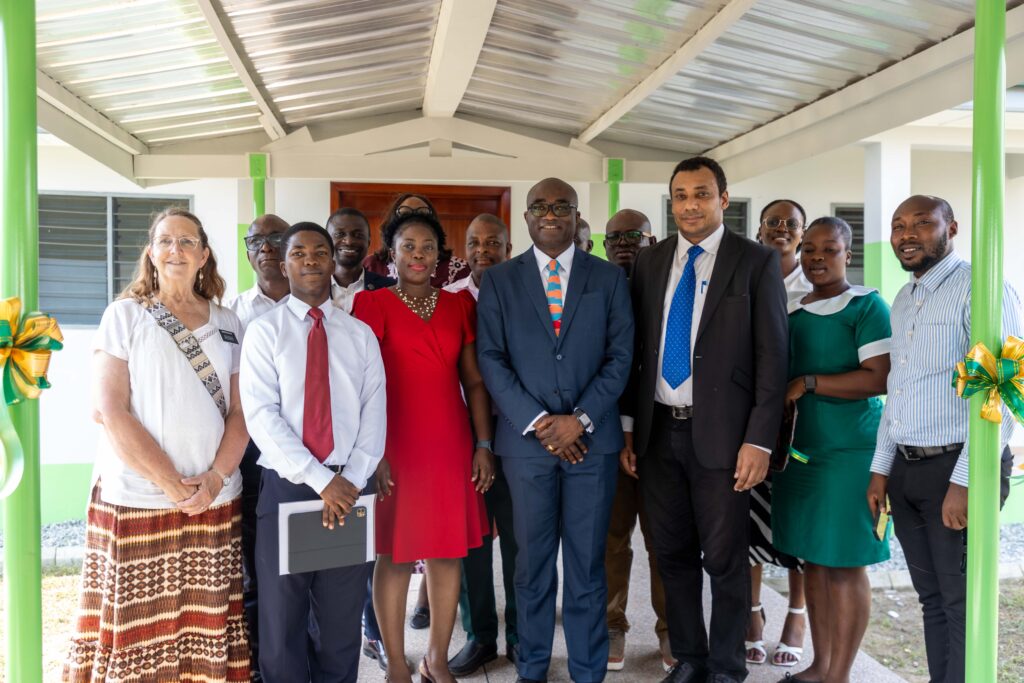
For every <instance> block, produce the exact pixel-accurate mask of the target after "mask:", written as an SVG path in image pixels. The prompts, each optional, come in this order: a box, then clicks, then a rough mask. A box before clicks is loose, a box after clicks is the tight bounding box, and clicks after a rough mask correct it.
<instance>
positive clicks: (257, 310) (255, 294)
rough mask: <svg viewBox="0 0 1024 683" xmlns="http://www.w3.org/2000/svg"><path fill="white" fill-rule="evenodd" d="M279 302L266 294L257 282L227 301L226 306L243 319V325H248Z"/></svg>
mask: <svg viewBox="0 0 1024 683" xmlns="http://www.w3.org/2000/svg"><path fill="white" fill-rule="evenodd" d="M279 303H280V302H279V301H274V300H273V299H271V298H270V297H269V296H267V295H266V294H264V293H263V290H262V289H260V286H259V284H255V285H253V286H252V287H250V288H249V289H247V290H245V291H244V292H240V293H238V294H236V295H235V296H233V297H231V298H230V299H228V300H227V301H225V302H224V308H230V309H231V310H232V311H234V312H235V315H237V316H238V319H239V320H241V321H242V327H248V326H249V323H251V322H252V321H253V320H255V319H256V318H258V317H260V316H261V315H263V314H264V313H266V312H267V311H269V310H270V309H271V308H273V307H274V306H277V304H279Z"/></svg>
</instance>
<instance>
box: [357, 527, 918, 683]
mask: <svg viewBox="0 0 1024 683" xmlns="http://www.w3.org/2000/svg"><path fill="white" fill-rule="evenodd" d="M639 533H640V532H639V529H638V530H637V535H636V537H635V538H634V542H633V549H634V554H635V557H634V558H633V575H632V578H631V581H630V600H629V607H628V609H627V611H626V614H627V616H628V617H629V621H630V623H631V624H632V629H631V630H630V632H629V635H628V636H627V641H626V667H625V669H624V670H622V671H615V672H609V673H608V677H607V678H606V679H605V680H606V681H607V683H635V682H636V683H638V682H647V681H652V682H654V683H657V682H658V681H660V680H661V679H662V678H663V677H664V675H665V674H664V672H663V670H662V668H661V657H660V656H659V655H658V639H657V637H656V636H655V635H654V613H653V611H652V610H651V607H650V598H649V592H648V586H649V585H650V583H649V570H648V565H647V553H646V552H645V550H644V547H643V542H642V540H641V539H640V536H639ZM497 555H498V552H497V551H496V552H495V556H496V557H495V560H496V562H495V569H494V570H495V580H496V585H498V586H500V585H501V578H500V572H501V563H500V558H499V557H497ZM502 593H503V591H502V590H500V589H499V590H498V603H499V614H500V613H501V609H502V608H501V605H503V604H504V600H503V595H502ZM761 593H762V595H761V597H762V603H763V604H764V608H765V611H766V612H767V615H768V623H767V628H766V630H765V640H766V642H767V644H768V651H769V652H771V651H772V647H773V645H774V643H776V642H778V638H779V633H780V631H781V630H782V622H783V620H784V618H785V613H786V604H787V603H786V599H785V598H784V597H783V596H782V595H780V594H779V593H777V592H776V591H774V590H772V589H771V588H769V587H767V586H765V587H764V588H763V589H762V592H761ZM414 601H415V590H413V591H411V592H410V594H409V613H410V614H411V613H412V604H413V602H414ZM560 602H561V599H559V603H560ZM710 605H711V595H710V589H709V586H708V583H707V582H705V585H704V607H705V618H707V617H708V616H709V614H710ZM559 624H560V618H559ZM405 637H406V649H407V650H406V653H407V655H408V657H409V659H410V660H412V661H414V662H418V661H419V660H420V658H422V657H423V654H424V652H425V651H426V639H427V633H426V631H413V630H412V629H406V633H405ZM501 640H502V639H501V638H499V641H501ZM464 642H465V635H464V633H463V632H462V629H461V627H460V626H459V625H458V623H456V627H455V635H454V636H453V638H452V646H451V653H452V654H453V655H454V654H455V653H456V652H458V651H459V649H460V648H461V647H462V644H463V643H464ZM499 647H501V646H499ZM812 656H813V654H812V650H811V639H810V635H808V637H807V642H806V643H805V654H804V657H805V659H804V661H807V662H809V661H810V658H811V657H812ZM787 671H788V669H784V668H780V667H773V666H752V667H750V675H749V676H748V677H747V682H748V683H775V681H778V680H780V679H782V678H783V676H785V675H786V672H787ZM383 680H384V674H383V672H382V671H381V670H380V669H378V668H377V666H376V664H375V663H373V662H371V661H370V660H368V659H366V658H365V657H364V658H363V660H362V663H361V665H360V671H359V681H360V683H364V682H366V683H369V682H371V681H372V682H378V681H383ZM415 680H418V677H416V679H415ZM459 680H460V681H479V682H487V683H515V680H516V671H515V668H514V667H513V666H512V664H511V663H510V662H509V661H508V660H507V659H505V658H504V656H499V658H498V659H497V660H496V661H494V662H492V663H491V664H489V665H487V667H486V671H484V670H480V671H479V672H477V674H476V675H475V676H469V677H465V678H460V679H459ZM548 680H549V681H550V682H551V683H555V682H556V681H558V682H559V683H562V682H568V681H569V680H570V679H569V674H568V671H567V669H566V652H565V640H564V637H563V635H562V630H561V627H560V625H559V627H558V628H557V630H556V632H555V643H554V656H553V658H552V661H551V669H550V671H549V673H548ZM851 681H852V682H853V683H867V682H870V683H906V682H905V680H904V679H903V678H901V677H900V676H897V675H896V674H894V673H892V672H891V671H889V670H888V669H886V668H885V667H883V666H882V665H881V664H879V663H878V662H877V661H875V660H874V659H872V658H871V657H869V656H868V655H867V654H865V653H863V652H861V653H860V655H859V656H858V658H857V662H856V665H855V667H854V671H853V676H852V677H851Z"/></svg>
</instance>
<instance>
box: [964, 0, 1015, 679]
mask: <svg viewBox="0 0 1024 683" xmlns="http://www.w3.org/2000/svg"><path fill="white" fill-rule="evenodd" d="M1005 47H1006V3H1005V2H1003V1H1002V0H978V2H977V3H976V12H975V24H974V139H973V162H974V163H973V165H974V169H973V192H974V202H973V208H974V212H973V234H972V239H971V263H972V265H973V267H972V268H971V341H972V342H974V343H976V342H984V343H985V345H986V346H988V348H989V349H991V350H992V351H993V352H994V353H998V351H999V350H1000V349H1001V348H1002V343H1003V338H1002V309H1003V191H1004V183H1005V180H1004V176H1003V163H1004V162H1003V158H1004V154H1003V151H1004V150H1003V142H1004V141H1003V110H1004V105H1005V99H1006V63H1005V60H1006V55H1005ZM984 403H985V396H984V395H983V393H978V394H976V395H975V396H974V397H972V398H971V413H970V427H969V429H970V444H969V446H970V451H969V452H970V478H969V487H968V488H969V490H970V495H969V496H968V498H967V500H968V508H967V519H968V525H969V529H970V533H969V534H968V535H967V541H968V547H967V680H968V681H995V680H996V671H997V662H998V635H999V425H997V424H994V423H992V422H988V421H986V420H983V419H982V418H981V407H982V405H983V404H984Z"/></svg>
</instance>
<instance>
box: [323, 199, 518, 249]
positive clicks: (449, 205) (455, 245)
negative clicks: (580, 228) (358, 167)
mask: <svg viewBox="0 0 1024 683" xmlns="http://www.w3.org/2000/svg"><path fill="white" fill-rule="evenodd" d="M406 192H413V193H416V194H421V195H423V196H425V197H427V198H428V199H429V200H430V202H431V203H432V204H433V205H434V208H435V209H437V213H438V218H439V219H440V221H441V225H442V226H444V231H445V236H446V239H447V242H448V247H449V248H450V249H452V251H454V252H455V255H456V256H459V257H462V258H465V257H466V228H468V227H469V223H470V222H471V221H472V220H473V219H474V218H476V217H477V216H479V215H480V214H482V213H490V214H494V215H495V216H498V217H499V218H501V220H503V221H504V222H505V225H508V224H509V221H510V218H511V215H510V211H511V190H510V188H508V187H485V186H479V185H418V184H410V185H403V184H390V183H331V211H332V212H333V211H337V210H338V209H340V208H342V207H351V208H355V209H359V210H360V211H362V212H363V213H364V214H365V215H366V219H367V220H368V221H369V222H370V253H373V252H374V251H376V250H377V249H378V248H380V246H381V227H382V226H381V221H382V220H383V219H384V215H385V214H386V213H387V210H388V208H390V206H391V203H392V202H393V201H394V200H395V197H397V196H398V195H400V194H404V193H406Z"/></svg>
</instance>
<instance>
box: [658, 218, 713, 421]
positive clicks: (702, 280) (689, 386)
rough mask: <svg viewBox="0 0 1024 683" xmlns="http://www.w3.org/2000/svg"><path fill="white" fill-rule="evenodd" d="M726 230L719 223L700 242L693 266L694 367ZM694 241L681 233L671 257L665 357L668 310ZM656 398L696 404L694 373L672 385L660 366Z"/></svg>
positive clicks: (665, 312)
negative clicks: (676, 385)
mask: <svg viewBox="0 0 1024 683" xmlns="http://www.w3.org/2000/svg"><path fill="white" fill-rule="evenodd" d="M724 234H725V226H724V225H720V226H718V229H717V230H715V231H714V232H713V233H711V234H710V235H708V236H707V237H705V238H704V239H703V240H702V241H701V242H700V247H701V248H702V249H703V250H704V253H703V254H701V255H700V256H698V257H697V262H696V263H695V264H694V269H695V271H696V274H697V288H696V291H695V292H694V297H693V322H692V323H690V368H691V369H692V368H693V345H694V344H695V343H696V342H697V329H698V328H699V327H700V316H701V313H703V312H704V300H705V299H706V298H707V293H708V286H709V285H710V283H711V273H712V271H713V270H714V269H715V259H716V258H717V257H718V248H719V247H720V246H721V244H722V235H724ZM692 246H693V245H692V244H691V243H690V242H689V240H687V239H685V238H684V237H683V236H682V235H679V241H678V242H676V257H675V259H674V260H673V261H672V270H671V272H670V273H669V276H668V288H667V289H666V290H665V303H664V307H663V313H662V318H661V342H660V344H659V346H658V358H660V359H662V360H661V362H662V363H664V359H665V334H666V331H667V330H668V312H669V309H671V308H672V297H673V296H675V293H676V286H677V285H678V284H679V280H680V279H681V278H682V277H683V269H684V268H685V267H686V261H687V259H688V258H689V256H688V254H687V251H689V249H690V247H692ZM654 400H655V401H657V402H658V403H663V404H665V405H667V406H689V405H693V373H692V372H691V373H690V376H689V377H687V378H686V379H685V380H683V383H682V384H680V385H679V386H678V387H676V388H675V389H673V388H672V387H670V386H669V385H668V382H667V381H665V378H664V377H663V376H662V374H661V367H660V366H659V367H658V383H657V385H655V389H654Z"/></svg>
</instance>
